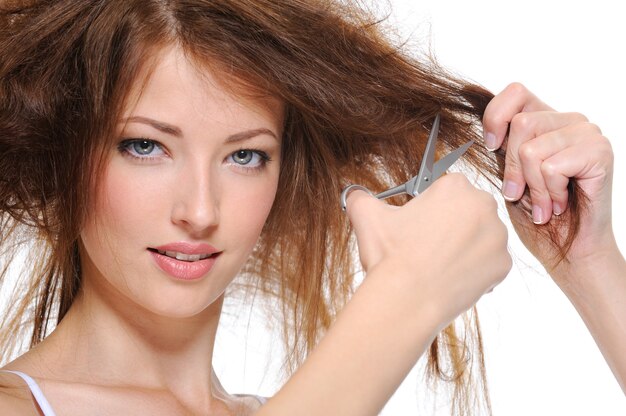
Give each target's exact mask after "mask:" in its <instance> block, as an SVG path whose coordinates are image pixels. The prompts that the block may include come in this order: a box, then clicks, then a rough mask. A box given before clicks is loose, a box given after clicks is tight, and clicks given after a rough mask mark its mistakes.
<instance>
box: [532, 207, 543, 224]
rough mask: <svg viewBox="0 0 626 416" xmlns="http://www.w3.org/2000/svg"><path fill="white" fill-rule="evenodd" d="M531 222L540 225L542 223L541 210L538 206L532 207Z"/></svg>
mask: <svg viewBox="0 0 626 416" xmlns="http://www.w3.org/2000/svg"><path fill="white" fill-rule="evenodd" d="M533 222H534V223H535V224H541V223H542V222H543V210H542V209H541V207H540V206H539V205H533Z"/></svg>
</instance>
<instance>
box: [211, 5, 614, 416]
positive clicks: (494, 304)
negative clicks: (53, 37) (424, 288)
mask: <svg viewBox="0 0 626 416" xmlns="http://www.w3.org/2000/svg"><path fill="white" fill-rule="evenodd" d="M390 3H391V5H392V10H393V15H392V17H391V21H392V22H395V24H397V25H398V26H399V27H400V28H401V30H402V33H403V34H404V36H409V35H411V34H412V40H413V41H414V42H417V43H419V44H421V45H422V46H423V47H429V45H430V46H432V49H433V51H434V52H435V54H436V55H437V57H438V58H439V61H440V62H441V63H442V64H443V65H444V66H446V67H448V68H449V69H452V70H453V71H455V72H457V73H459V74H461V75H463V76H465V77H468V78H470V79H473V80H475V81H476V82H478V83H480V84H482V85H484V86H485V87H487V88H488V89H490V90H492V91H493V92H496V93H497V92H499V91H500V90H502V89H503V88H504V87H505V86H506V85H507V84H509V83H510V82H512V81H519V82H522V83H524V84H525V85H526V86H527V87H528V88H530V89H531V90H532V91H533V92H535V93H536V94H537V95H538V96H539V97H540V98H542V99H543V100H544V101H545V102H546V103H548V104H549V105H551V106H552V107H554V108H556V109H557V110H559V111H578V112H582V113H583V114H585V115H586V116H587V117H588V118H589V119H590V120H591V121H592V122H594V123H596V124H598V125H599V126H600V127H601V128H602V131H603V133H604V135H605V136H607V137H608V138H609V139H610V140H611V143H612V145H613V150H614V153H615V174H614V183H613V192H614V201H613V215H614V230H615V233H616V237H617V239H618V243H619V245H620V247H621V249H622V252H626V222H625V220H624V214H625V213H626V199H625V192H624V189H625V185H626V163H625V162H626V144H625V140H626V135H625V134H624V133H623V131H622V126H623V123H624V120H625V119H626V118H625V113H626V106H625V105H624V99H625V98H626V87H625V86H624V77H625V76H626V63H625V61H624V56H625V55H626V54H625V52H624V51H625V47H626V46H625V45H624V43H625V41H626V25H624V24H623V17H624V14H623V12H620V11H618V8H619V10H621V7H620V6H619V2H609V1H594V2H588V1H587V2H576V1H563V0H559V1H548V0H544V1H537V0H530V1H529V0H526V1H523V2H519V1H518V2H507V1H486V0H474V1H468V2H462V1H457V2H454V1H441V0H440V1H434V0H429V1H417V0H393V1H390ZM380 4H381V8H382V9H385V8H386V6H384V4H385V2H384V1H381V2H380ZM510 236H511V242H510V246H511V251H512V252H513V254H514V256H515V257H516V258H517V260H516V262H517V264H516V266H514V269H513V271H512V272H511V273H510V275H509V276H508V278H507V279H506V280H505V282H504V283H502V284H501V285H500V286H498V287H497V288H496V289H495V291H494V292H493V293H492V294H490V295H487V296H485V297H484V298H483V299H482V300H481V301H480V302H479V304H478V310H479V314H480V317H481V324H482V328H483V335H484V338H483V341H484V344H485V354H486V366H487V377H488V382H489V389H490V392H491V398H492V404H493V410H494V414H495V415H496V416H497V415H507V416H509V415H511V416H513V415H570V416H577V415H581V416H582V415H585V416H587V415H625V414H626V399H625V397H624V395H623V393H622V391H621V389H620V388H619V385H618V384H617V382H616V381H615V379H614V377H613V375H612V373H611V371H610V370H609V368H608V366H607V365H606V363H605V361H604V359H603V358H602V355H601V354H600V352H599V351H598V349H597V347H596V345H595V343H594V341H593V339H592V338H591V336H590V335H589V333H588V331H587V329H586V328H585V326H584V324H583V322H582V320H581V319H580V318H579V316H578V314H577V312H576V311H575V309H574V308H573V307H572V306H571V304H570V303H569V301H568V300H567V298H565V296H564V295H563V294H562V293H561V292H560V291H559V289H558V288H557V287H556V285H555V284H554V283H552V281H551V280H550V277H549V276H547V275H546V274H545V272H544V271H543V269H542V268H541V266H540V265H539V264H538V262H536V260H534V258H533V257H532V256H531V255H530V254H528V253H527V252H526V250H525V249H524V247H523V246H522V245H521V243H520V242H519V241H518V240H517V239H516V235H515V233H514V231H513V229H511V230H510ZM241 316H242V317H243V319H240V320H238V321H237V320H236V321H233V320H231V319H225V320H224V321H223V325H222V327H221V332H220V338H219V339H218V344H217V351H216V363H215V364H216V369H217V370H218V371H219V373H220V377H221V378H222V380H223V382H224V384H225V386H226V387H227V388H228V389H229V390H230V391H233V392H244V391H245V392H259V393H261V394H266V395H271V394H272V393H273V392H274V391H275V390H276V389H277V388H279V386H280V384H279V383H277V382H276V381H275V380H273V375H274V374H275V371H276V364H275V363H270V364H269V367H267V368H266V367H265V364H266V362H267V358H266V355H267V354H270V356H271V357H277V358H280V349H279V344H280V342H279V338H277V337H274V338H272V337H271V336H269V335H267V334H263V333H262V331H264V330H265V328H266V324H265V323H263V322H261V321H257V320H252V321H250V322H249V321H248V320H247V318H246V316H247V315H246V314H245V313H244V312H242V313H241ZM624 319H626V317H624ZM246 333H248V334H249V337H248V342H247V343H245V335H246ZM624 351H625V353H626V346H624ZM364 382H367V381H364ZM421 384H422V383H421V381H420V374H419V372H418V371H415V372H413V373H411V374H410V375H409V377H408V378H407V380H406V382H405V383H404V384H403V385H402V387H401V388H400V389H399V390H398V392H397V394H396V395H395V396H394V397H393V398H392V400H391V401H390V402H389V404H388V405H387V407H386V408H385V410H384V411H383V413H382V414H383V415H409V414H414V415H415V414H422V415H426V414H436V415H439V414H441V415H445V414H449V413H447V411H446V410H445V407H440V408H438V409H437V410H432V408H428V410H427V411H423V410H422V409H423V408H424V407H425V406H426V405H425V402H426V398H427V397H428V394H429V393H427V392H424V391H423V390H422V389H421V388H420V387H419V386H420V385H421Z"/></svg>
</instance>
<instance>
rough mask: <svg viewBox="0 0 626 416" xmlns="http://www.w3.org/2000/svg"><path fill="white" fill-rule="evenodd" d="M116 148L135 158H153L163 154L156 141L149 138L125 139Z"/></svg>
mask: <svg viewBox="0 0 626 416" xmlns="http://www.w3.org/2000/svg"><path fill="white" fill-rule="evenodd" d="M118 149H119V151H120V152H121V153H122V154H125V155H127V156H130V157H133V158H136V159H154V158H155V157H158V156H162V155H164V154H165V152H164V151H163V148H162V147H161V145H160V144H159V143H158V142H156V141H154V140H149V139H127V140H124V141H122V142H121V143H120V144H119V145H118Z"/></svg>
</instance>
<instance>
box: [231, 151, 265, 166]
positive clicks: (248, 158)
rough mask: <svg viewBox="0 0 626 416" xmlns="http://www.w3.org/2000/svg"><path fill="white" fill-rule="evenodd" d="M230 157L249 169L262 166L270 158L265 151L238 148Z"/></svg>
mask: <svg viewBox="0 0 626 416" xmlns="http://www.w3.org/2000/svg"><path fill="white" fill-rule="evenodd" d="M230 159H231V160H232V161H233V162H234V163H235V164H237V165H240V166H242V167H246V168H249V169H254V168H262V167H263V166H264V165H265V163H266V162H268V161H269V160H270V158H269V156H268V155H267V154H266V153H265V152H261V151H260V150H251V149H241V150H237V151H236V152H235V153H233V154H231V155H230Z"/></svg>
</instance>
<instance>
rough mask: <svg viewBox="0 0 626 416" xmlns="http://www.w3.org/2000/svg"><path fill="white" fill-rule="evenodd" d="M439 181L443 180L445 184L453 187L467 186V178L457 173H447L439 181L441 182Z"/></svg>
mask: <svg viewBox="0 0 626 416" xmlns="http://www.w3.org/2000/svg"><path fill="white" fill-rule="evenodd" d="M441 179H445V183H446V184H447V185H449V186H453V187H460V186H464V185H468V184H469V180H468V179H467V177H466V176H465V175H463V174H462V173H459V172H452V173H448V174H447V175H445V176H443V177H442V178H440V179H439V181H441Z"/></svg>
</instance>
